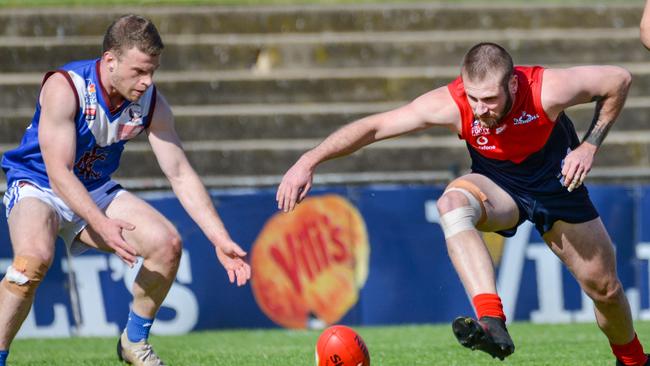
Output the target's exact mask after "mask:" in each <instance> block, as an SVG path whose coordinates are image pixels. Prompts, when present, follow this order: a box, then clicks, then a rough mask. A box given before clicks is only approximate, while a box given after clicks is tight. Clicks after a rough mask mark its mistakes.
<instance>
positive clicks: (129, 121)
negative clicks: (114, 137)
mask: <svg viewBox="0 0 650 366" xmlns="http://www.w3.org/2000/svg"><path fill="white" fill-rule="evenodd" d="M122 116H123V117H122V118H120V125H119V127H118V132H117V134H118V136H119V139H120V140H130V139H132V138H134V137H136V136H137V135H138V134H139V133H140V132H142V130H143V129H144V123H143V117H142V106H141V105H140V104H138V103H133V104H131V105H129V106H128V107H127V109H126V110H125V111H124V113H122Z"/></svg>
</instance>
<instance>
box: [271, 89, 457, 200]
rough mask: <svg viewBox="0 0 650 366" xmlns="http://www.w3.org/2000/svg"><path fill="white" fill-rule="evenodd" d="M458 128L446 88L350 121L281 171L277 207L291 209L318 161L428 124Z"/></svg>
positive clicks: (304, 191) (303, 193)
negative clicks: (399, 105)
mask: <svg viewBox="0 0 650 366" xmlns="http://www.w3.org/2000/svg"><path fill="white" fill-rule="evenodd" d="M436 125H438V126H444V127H447V128H449V129H451V130H452V131H454V132H459V131H460V112H459V111H458V108H457V107H456V106H455V104H454V102H453V99H452V97H451V95H450V94H449V91H448V90H447V88H446V87H441V88H438V89H435V90H432V91H430V92H428V93H425V94H423V95H421V96H420V97H418V98H416V99H415V100H413V101H412V102H410V103H409V104H406V105H404V106H402V107H399V108H396V109H393V110H390V111H388V112H383V113H378V114H374V115H371V116H368V117H365V118H361V119H359V120H357V121H354V122H351V123H349V124H347V125H345V126H343V127H341V128H340V129H338V130H337V131H335V132H334V133H332V134H331V135H329V136H328V137H327V138H326V139H325V140H323V142H321V143H320V144H319V145H318V146H316V147H315V148H313V149H311V150H309V151H307V152H306V153H304V154H303V155H302V156H301V157H300V158H299V159H298V161H297V162H296V163H295V164H294V165H293V166H292V167H291V168H290V169H289V170H288V171H287V172H286V173H285V175H284V177H283V178H282V181H281V183H280V185H279V186H278V192H277V194H276V201H277V202H278V209H279V210H283V211H284V212H289V211H292V210H293V209H294V208H295V206H296V204H297V203H299V202H300V201H302V200H303V199H304V198H305V196H306V195H307V193H308V192H309V190H310V189H311V186H312V181H313V174H314V169H315V168H316V166H318V164H320V163H322V162H324V161H327V160H330V159H334V158H337V157H341V156H345V155H348V154H351V153H353V152H355V151H357V150H359V149H361V148H362V147H364V146H366V145H369V144H371V143H373V142H376V141H380V140H385V139H388V138H391V137H396V136H399V135H403V134H406V133H409V132H414V131H419V130H423V129H426V128H429V127H431V126H436Z"/></svg>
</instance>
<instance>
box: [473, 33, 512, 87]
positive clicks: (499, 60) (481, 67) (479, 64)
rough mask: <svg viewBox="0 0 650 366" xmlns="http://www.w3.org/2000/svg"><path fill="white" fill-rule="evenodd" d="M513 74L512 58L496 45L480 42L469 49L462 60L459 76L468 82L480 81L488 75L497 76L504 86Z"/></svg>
mask: <svg viewBox="0 0 650 366" xmlns="http://www.w3.org/2000/svg"><path fill="white" fill-rule="evenodd" d="M513 72H514V65H513V63H512V57H511V56H510V54H509V53H508V51H506V50H505V48H503V47H501V46H499V45H498V44H496V43H491V42H482V43H479V44H477V45H475V46H474V47H472V48H470V49H469V51H467V53H466V54H465V57H464V58H463V64H462V67H461V74H462V75H463V76H464V77H467V78H468V79H470V80H478V81H481V80H483V79H485V78H486V77H487V76H488V75H494V74H498V75H500V76H501V77H502V79H501V82H502V83H503V84H504V86H507V85H508V80H510V77H511V76H512V74H513Z"/></svg>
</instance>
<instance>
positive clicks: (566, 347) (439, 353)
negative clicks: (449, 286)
mask: <svg viewBox="0 0 650 366" xmlns="http://www.w3.org/2000/svg"><path fill="white" fill-rule="evenodd" d="M636 327H637V333H638V334H639V337H640V339H641V341H645V344H646V347H648V348H649V349H650V322H637V324H636ZM356 329H357V331H358V332H359V334H361V336H362V337H363V338H364V339H365V341H366V344H367V345H368V348H369V350H370V355H371V361H372V365H373V366H411V365H413V366H415V365H441V366H451V365H458V366H460V365H463V366H467V365H472V366H474V365H475V366H480V365H526V366H542V365H552V366H565V365H566V366H585V365H608V366H613V365H614V363H615V361H614V358H613V356H612V355H611V351H610V349H609V346H608V343H607V340H606V339H605V337H604V336H603V335H602V334H601V333H600V331H599V330H598V328H597V327H596V325H595V323H593V324H592V323H585V324H563V325H538V324H530V323H514V324H512V325H510V333H511V335H512V337H513V339H514V341H515V345H516V351H515V353H514V355H512V356H511V357H509V358H508V359H506V361H504V362H503V363H501V362H499V361H498V360H494V359H492V358H491V357H490V356H488V355H487V354H485V353H482V352H479V351H475V352H472V351H470V350H468V349H466V348H463V347H461V346H460V345H458V344H457V343H456V340H455V339H454V337H453V335H452V333H451V329H450V327H449V326H448V325H417V326H400V327H397V326H392V327H357V328H356ZM318 334H319V332H317V331H289V330H236V331H219V332H195V333H191V334H188V335H184V336H157V337H156V336H154V337H152V339H151V340H152V343H153V344H154V347H155V349H156V351H157V353H158V354H159V355H160V356H161V357H162V358H163V360H165V362H167V363H168V364H169V365H172V366H173V365H191V366H194V365H211V366H302V365H313V364H314V344H315V342H316V339H317V338H318ZM116 340H117V339H116V338H72V339H46V340H20V339H19V340H16V341H14V344H13V345H12V348H11V354H10V357H9V364H10V365H12V366H20V365H52V366H57V365H66V366H68V365H92V366H102V365H119V362H118V361H117V358H116V356H115V342H116Z"/></svg>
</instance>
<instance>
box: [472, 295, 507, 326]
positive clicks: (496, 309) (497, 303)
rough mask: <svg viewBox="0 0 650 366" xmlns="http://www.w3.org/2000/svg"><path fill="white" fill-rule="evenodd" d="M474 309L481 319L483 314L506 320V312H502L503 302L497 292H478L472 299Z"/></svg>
mask: <svg viewBox="0 0 650 366" xmlns="http://www.w3.org/2000/svg"><path fill="white" fill-rule="evenodd" d="M472 303H474V309H476V316H477V317H478V318H479V319H481V318H482V317H484V316H491V317H494V318H501V320H503V321H504V322H505V321H506V314H504V313H503V304H501V298H500V297H499V295H497V294H478V295H476V296H474V298H473V299H472Z"/></svg>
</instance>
